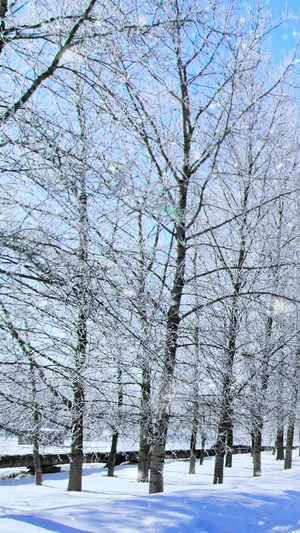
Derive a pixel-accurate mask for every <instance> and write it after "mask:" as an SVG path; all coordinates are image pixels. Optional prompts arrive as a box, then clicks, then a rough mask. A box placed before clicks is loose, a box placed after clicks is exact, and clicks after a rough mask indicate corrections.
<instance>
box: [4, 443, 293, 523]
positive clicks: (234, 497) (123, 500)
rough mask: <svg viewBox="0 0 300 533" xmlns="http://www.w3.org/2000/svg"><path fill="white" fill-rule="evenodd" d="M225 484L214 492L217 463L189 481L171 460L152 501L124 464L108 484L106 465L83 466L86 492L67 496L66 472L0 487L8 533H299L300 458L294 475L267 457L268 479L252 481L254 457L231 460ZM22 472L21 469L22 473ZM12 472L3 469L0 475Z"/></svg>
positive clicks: (181, 464)
mask: <svg viewBox="0 0 300 533" xmlns="http://www.w3.org/2000/svg"><path fill="white" fill-rule="evenodd" d="M233 459H234V466H233V468H232V469H226V472H225V480H224V484H223V485H219V486H213V485H212V471H213V465H214V459H213V458H206V459H205V461H204V465H203V466H199V465H198V466H197V473H196V474H195V475H189V474H188V473H187V472H188V462H187V461H167V462H166V467H165V493H164V494H153V495H148V494H147V493H148V486H147V485H146V484H139V483H136V481H135V478H136V466H133V465H121V466H119V467H117V468H116V476H115V477H114V478H108V477H107V476H106V470H105V468H104V467H103V465H91V464H90V465H85V468H84V478H83V492H82V493H70V492H67V490H66V488H67V477H68V466H65V467H63V471H62V472H61V473H60V474H51V475H50V474H48V475H44V483H43V486H42V487H36V486H35V485H34V478H33V477H23V478H14V479H2V481H0V531H1V532H3V533H40V532H42V531H48V532H49V531H55V532H59V533H87V532H88V533H92V532H95V533H96V532H97V533H99V532H104V533H105V532H107V533H108V532H109V533H118V532H126V533H139V532H151V533H159V532H160V533H171V532H172V533H187V532H189V533H208V532H209V533H250V532H251V533H253V532H273V533H279V532H285V533H289V532H294V533H296V532H297V533H300V459H299V457H298V453H297V451H295V452H294V465H293V469H292V470H291V471H283V463H282V461H275V458H274V456H273V455H272V454H271V453H270V452H264V453H263V476H262V477H261V478H256V479H253V478H252V463H251V457H250V456H249V455H239V456H234V457H233ZM18 470H20V469H18ZM11 472H12V469H9V470H8V469H2V470H0V475H1V476H4V475H7V474H8V473H11Z"/></svg>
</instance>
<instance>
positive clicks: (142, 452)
mask: <svg viewBox="0 0 300 533" xmlns="http://www.w3.org/2000/svg"><path fill="white" fill-rule="evenodd" d="M150 394H151V377H150V368H149V365H148V364H147V362H146V363H144V365H143V374H142V387H141V422H140V446H139V459H138V471H137V480H138V481H139V482H141V483H145V482H147V481H148V480H149V468H150V462H151V441H152V413H151V406H150Z"/></svg>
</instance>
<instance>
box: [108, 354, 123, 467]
mask: <svg viewBox="0 0 300 533" xmlns="http://www.w3.org/2000/svg"><path fill="white" fill-rule="evenodd" d="M117 383H118V399H117V408H118V413H117V419H118V422H119V421H120V411H121V408H122V405H123V386H122V369H121V367H120V364H119V362H118V374H117ZM118 438H119V431H118V428H117V429H116V431H115V432H114V433H113V436H112V441H111V449H110V454H109V458H108V463H107V465H108V470H107V475H108V476H109V477H113V475H114V472H115V466H116V457H117V446H118Z"/></svg>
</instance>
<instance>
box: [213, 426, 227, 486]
mask: <svg viewBox="0 0 300 533" xmlns="http://www.w3.org/2000/svg"><path fill="white" fill-rule="evenodd" d="M225 448H226V429H224V428H223V429H222V428H220V429H219V433H218V438H217V444H216V458H215V470H214V481H213V483H214V485H217V484H221V483H223V477H224V457H225Z"/></svg>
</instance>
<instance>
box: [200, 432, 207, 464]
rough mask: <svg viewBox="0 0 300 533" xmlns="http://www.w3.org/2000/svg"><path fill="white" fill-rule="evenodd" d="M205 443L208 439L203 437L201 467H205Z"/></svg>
mask: <svg viewBox="0 0 300 533" xmlns="http://www.w3.org/2000/svg"><path fill="white" fill-rule="evenodd" d="M205 441H206V438H205V437H202V439H201V451H200V466H202V465H203V461H204V456H205Z"/></svg>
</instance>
